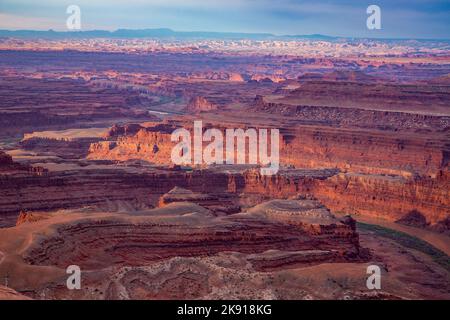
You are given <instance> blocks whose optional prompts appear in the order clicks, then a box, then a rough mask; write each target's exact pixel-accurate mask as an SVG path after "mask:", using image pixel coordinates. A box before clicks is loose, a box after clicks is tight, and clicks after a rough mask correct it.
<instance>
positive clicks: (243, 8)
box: [0, 0, 450, 39]
mask: <svg viewBox="0 0 450 320" xmlns="http://www.w3.org/2000/svg"><path fill="white" fill-rule="evenodd" d="M372 4H375V5H378V6H379V7H380V8H381V30H369V29H368V28H367V26H366V20H367V17H368V14H367V13H366V9H367V7H368V6H369V5H372ZM69 5H78V6H79V7H80V9H81V27H82V29H81V30H93V29H102V30H115V29H119V28H127V29H144V28H171V29H173V30H176V31H219V32H249V33H255V32H258V33H259V32H262V33H266V32H267V33H273V34H277V35H286V34H291V35H293V34H324V35H331V36H348V37H383V38H431V39H450V0H371V1H365V0H325V1H319V0H305V1H303V0H125V1H119V0H39V1H36V0H0V29H9V30H24V29H26V30H30V29H31V30H48V29H53V30H58V31H64V30H67V29H66V19H67V18H68V16H69V15H68V14H67V13H66V9H67V7H68V6H69Z"/></svg>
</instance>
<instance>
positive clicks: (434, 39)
mask: <svg viewBox="0 0 450 320" xmlns="http://www.w3.org/2000/svg"><path fill="white" fill-rule="evenodd" d="M118 31H131V32H133V31H141V32H142V31H167V32H171V33H174V35H172V36H174V37H176V34H186V35H189V34H195V33H203V34H211V35H214V34H217V35H220V34H222V35H231V36H233V35H234V36H239V35H241V36H246V35H247V36H261V37H275V38H295V37H311V38H313V37H318V38H319V37H322V38H328V39H334V40H336V39H361V40H398V41H401V40H418V41H450V38H410V37H363V36H343V35H327V34H321V33H312V34H275V33H271V32H240V31H205V30H195V31H184V30H174V29H171V28H166V27H158V28H138V29H129V28H117V29H114V30H108V29H86V30H54V29H52V28H50V29H48V30H37V29H14V30H11V29H0V32H11V33H16V32H17V33H20V32H33V33H49V32H53V33H59V34H64V35H66V34H67V35H70V34H82V33H89V32H103V33H109V34H114V33H116V32H118ZM0 36H1V35H0ZM160 36H161V35H160ZM141 37H143V38H145V36H141ZM130 38H133V37H130Z"/></svg>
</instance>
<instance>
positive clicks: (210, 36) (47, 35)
mask: <svg viewBox="0 0 450 320" xmlns="http://www.w3.org/2000/svg"><path fill="white" fill-rule="evenodd" d="M0 37H15V38H43V39H65V38H71V39H74V38H78V39H86V38H121V39H132V38H153V39H167V40H174V39H179V40H202V39H203V40H215V39H216V40H243V39H250V40H295V39H298V40H301V39H304V40H322V41H337V40H364V39H367V38H357V37H334V36H327V35H323V34H310V35H274V34H271V33H239V32H209V31H174V30H172V29H168V28H159V29H117V30H115V31H107V30H87V31H54V30H48V31H38V30H0ZM373 39H374V40H382V41H387V42H389V41H406V40H419V41H421V42H434V41H439V42H441V41H443V42H446V43H447V42H449V41H450V39H407V38H397V39H394V38H384V39H383V38H373Z"/></svg>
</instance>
